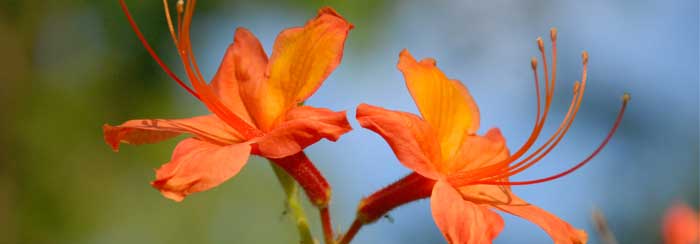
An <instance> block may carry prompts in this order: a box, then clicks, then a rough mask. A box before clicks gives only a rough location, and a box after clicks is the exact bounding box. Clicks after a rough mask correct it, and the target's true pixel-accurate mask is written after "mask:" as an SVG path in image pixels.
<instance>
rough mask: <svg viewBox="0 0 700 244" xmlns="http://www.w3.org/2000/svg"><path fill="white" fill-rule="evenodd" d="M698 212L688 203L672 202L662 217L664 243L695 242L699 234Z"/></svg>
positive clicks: (682, 243) (684, 243) (681, 243)
mask: <svg viewBox="0 0 700 244" xmlns="http://www.w3.org/2000/svg"><path fill="white" fill-rule="evenodd" d="M699 221H700V220H699V219H698V214H697V213H696V212H695V211H694V210H693V209H692V208H690V207H689V206H688V205H685V204H682V203H676V204H674V205H673V206H672V207H671V208H670V209H668V210H667V211H666V214H665V215H664V219H663V235H664V236H663V237H664V243H665V244H688V243H697V242H698V235H700V229H699V228H700V223H698V222H699Z"/></svg>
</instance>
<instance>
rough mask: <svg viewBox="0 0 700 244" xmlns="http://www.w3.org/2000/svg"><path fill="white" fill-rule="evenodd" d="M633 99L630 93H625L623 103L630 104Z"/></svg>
mask: <svg viewBox="0 0 700 244" xmlns="http://www.w3.org/2000/svg"><path fill="white" fill-rule="evenodd" d="M630 99H632V97H631V96H630V94H629V93H627V92H625V94H623V95H622V102H624V103H628V102H629V101H630Z"/></svg>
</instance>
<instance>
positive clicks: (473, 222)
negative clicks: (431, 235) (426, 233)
mask: <svg viewBox="0 0 700 244" xmlns="http://www.w3.org/2000/svg"><path fill="white" fill-rule="evenodd" d="M430 208H431V210H432V213H433V220H434V221H435V224H436V225H437V226H438V228H440V231H441V232H442V235H443V236H445V239H447V241H448V242H449V243H460V244H461V243H474V244H477V243H478V244H481V243H491V242H492V241H493V239H494V238H496V236H497V235H498V233H500V232H501V230H503V225H504V224H503V219H502V218H501V216H499V215H498V214H496V213H494V212H493V211H491V210H489V209H487V208H486V207H484V206H481V205H477V204H474V203H472V202H469V201H465V200H464V199H462V196H461V195H460V194H459V192H458V191H457V190H456V189H454V188H453V187H452V186H451V185H449V183H447V182H445V181H438V182H437V183H436V184H435V187H434V188H433V194H432V196H431V197H430Z"/></svg>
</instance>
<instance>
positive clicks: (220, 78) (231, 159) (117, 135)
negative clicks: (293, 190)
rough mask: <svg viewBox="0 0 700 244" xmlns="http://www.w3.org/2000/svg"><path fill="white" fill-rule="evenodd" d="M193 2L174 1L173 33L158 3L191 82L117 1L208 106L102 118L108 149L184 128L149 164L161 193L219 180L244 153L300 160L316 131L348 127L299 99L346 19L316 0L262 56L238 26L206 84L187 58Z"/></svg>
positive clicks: (326, 63) (336, 56)
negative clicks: (155, 164)
mask: <svg viewBox="0 0 700 244" xmlns="http://www.w3.org/2000/svg"><path fill="white" fill-rule="evenodd" d="M195 2H196V1H194V0H192V1H187V5H186V6H184V5H183V4H182V1H180V3H179V4H178V6H177V7H178V20H182V22H180V21H178V24H177V26H178V30H179V31H178V32H179V33H175V31H174V30H173V28H172V26H173V25H172V23H171V22H170V17H169V15H170V14H169V12H167V9H168V7H167V4H166V13H167V15H168V23H169V25H170V27H171V34H172V36H173V40H174V42H175V44H176V46H177V48H178V51H179V54H180V57H181V58H182V62H183V64H184V66H185V71H186V72H187V75H188V78H189V79H190V81H191V83H192V86H193V88H194V89H193V90H192V89H190V88H189V87H187V86H186V85H184V83H182V82H181V81H180V80H179V79H178V78H177V77H176V76H174V75H173V74H172V72H171V71H170V70H169V69H168V68H167V67H166V66H165V65H164V64H163V63H162V61H160V59H159V58H158V57H157V55H155V53H154V52H153V50H152V49H151V48H150V46H149V45H148V44H147V43H146V42H145V39H144V38H143V36H142V35H141V33H140V31H139V30H138V28H137V27H136V25H135V23H134V21H133V19H132V18H131V16H130V15H129V13H128V10H127V9H126V5H125V4H124V2H123V0H122V1H121V4H122V7H123V9H124V11H125V13H126V14H127V17H128V18H129V21H130V23H131V24H132V26H133V27H134V30H135V31H136V33H137V35H138V36H139V38H140V39H141V41H142V42H144V45H145V46H146V48H147V50H148V51H149V52H151V54H152V55H153V57H154V58H155V59H156V61H157V62H158V63H159V64H160V65H161V66H162V67H163V68H164V69H165V71H166V72H167V73H168V74H169V75H171V77H173V78H174V79H175V80H176V81H178V83H180V84H181V85H183V87H185V88H186V89H187V90H188V91H189V92H190V93H191V94H192V95H194V96H195V97H197V98H198V99H199V100H201V101H202V103H203V104H204V105H206V107H207V108H208V109H209V111H211V112H212V114H210V115H204V116H198V117H194V118H187V119H174V120H167V119H139V120H130V121H127V122H125V123H123V124H121V125H118V126H111V125H104V127H103V130H104V135H105V140H106V142H107V143H108V144H109V145H110V146H112V148H113V149H114V150H115V151H117V150H118V149H119V144H120V143H128V144H135V145H138V144H144V143H156V142H159V141H162V140H165V139H169V138H172V137H175V136H177V135H180V134H183V133H186V134H189V135H191V136H192V137H191V138H187V139H184V140H182V141H181V142H180V143H179V144H178V145H177V147H175V150H174V151H173V155H172V158H171V160H170V162H168V163H166V164H164V165H163V166H162V167H160V168H159V169H158V170H157V171H156V180H155V181H153V182H152V183H151V184H152V185H153V187H155V188H157V189H158V190H160V192H161V193H162V194H163V195H164V196H165V197H167V198H170V199H172V200H175V201H181V200H183V199H184V198H185V196H187V195H189V194H191V193H194V192H200V191H205V190H208V189H210V188H212V187H215V186H217V185H219V184H221V183H223V182H224V181H226V180H228V179H229V178H231V177H233V176H235V175H236V174H237V173H238V172H239V171H240V170H241V168H242V167H243V166H244V165H245V163H246V162H247V161H248V157H249V156H250V154H251V153H253V154H257V155H260V156H263V157H267V158H270V159H273V160H276V161H279V162H280V164H286V165H287V166H288V165H289V164H290V163H299V162H301V161H305V162H308V159H307V158H306V157H305V156H304V155H303V152H302V150H303V149H304V148H306V147H307V146H309V145H311V144H313V143H315V142H317V141H318V140H320V139H322V138H325V139H328V140H332V141H335V140H337V139H338V138H339V137H340V136H341V135H342V134H344V133H346V132H348V131H349V130H351V128H350V125H349V124H348V121H347V119H346V117H345V112H344V111H343V112H334V111H331V110H328V109H322V108H315V107H311V106H302V105H300V103H302V102H303V101H304V100H306V99H307V98H308V97H309V96H311V95H312V94H313V93H314V92H315V91H316V89H318V87H319V86H320V85H321V83H322V82H323V80H325V79H326V77H328V75H330V73H331V72H332V71H333V70H334V69H335V67H336V66H338V64H339V63H340V60H341V57H342V54H343V46H344V43H345V39H346V37H347V34H348V31H349V30H350V29H352V27H353V26H352V24H350V23H348V22H347V21H346V20H345V19H344V18H343V17H342V16H340V15H339V14H338V13H336V12H335V11H334V10H333V9H331V8H322V9H321V10H319V12H318V15H317V16H316V17H315V18H313V19H311V20H310V21H308V22H307V23H306V25H305V26H303V27H294V28H290V29H286V30H284V31H282V32H281V33H280V34H279V36H278V37H277V40H276V41H275V45H274V48H273V51H272V55H271V56H270V58H269V60H268V57H267V55H266V54H265V51H264V50H263V48H262V46H261V44H260V42H259V41H258V39H257V38H256V37H255V36H254V35H253V34H252V33H251V32H250V31H248V30H246V29H244V28H238V29H237V30H236V33H235V37H234V41H233V44H231V45H230V46H229V47H228V50H227V51H226V54H225V55H224V58H223V61H222V63H221V66H220V67H219V70H218V71H217V73H216V75H215V76H214V78H213V80H212V81H211V83H209V84H207V83H206V82H205V80H204V79H203V78H202V76H201V74H200V72H199V69H198V67H197V64H196V62H195V60H194V56H193V54H192V47H191V44H190V38H189V28H190V25H191V21H192V15H193V12H194V6H195ZM292 156H293V157H292ZM290 160H291V161H293V162H291V161H290ZM309 164H310V163H309ZM306 167H311V168H313V166H306ZM310 170H312V171H313V170H315V168H313V169H310ZM308 172H309V170H304V172H302V173H307V174H308ZM316 172H317V171H316ZM300 183H301V182H300ZM324 183H325V181H324ZM326 187H327V184H326ZM326 190H327V189H326ZM319 191H320V190H319ZM307 193H308V192H307ZM318 194H328V192H322V193H318ZM312 200H313V199H312Z"/></svg>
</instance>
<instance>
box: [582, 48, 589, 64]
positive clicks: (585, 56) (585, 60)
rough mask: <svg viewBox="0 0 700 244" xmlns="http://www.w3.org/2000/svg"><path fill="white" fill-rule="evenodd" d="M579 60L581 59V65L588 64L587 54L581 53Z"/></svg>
mask: <svg viewBox="0 0 700 244" xmlns="http://www.w3.org/2000/svg"><path fill="white" fill-rule="evenodd" d="M581 59H583V64H588V52H586V51H583V52H582V53H581Z"/></svg>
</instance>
